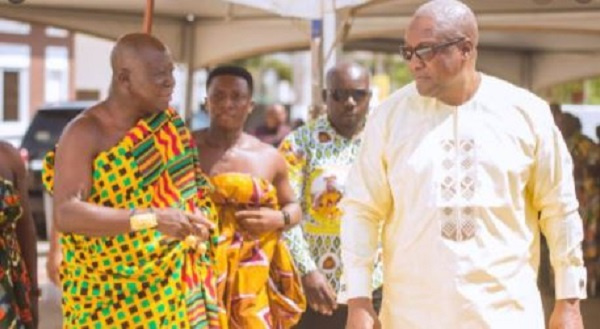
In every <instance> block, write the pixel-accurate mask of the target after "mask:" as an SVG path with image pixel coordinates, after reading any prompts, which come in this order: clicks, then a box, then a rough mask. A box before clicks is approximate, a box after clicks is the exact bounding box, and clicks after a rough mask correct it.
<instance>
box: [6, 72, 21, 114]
mask: <svg viewBox="0 0 600 329" xmlns="http://www.w3.org/2000/svg"><path fill="white" fill-rule="evenodd" d="M2 80H3V81H2V82H3V83H2V84H3V86H2V100H3V103H4V104H2V121H4V122H8V121H19V72H16V71H4V73H3V79H2Z"/></svg>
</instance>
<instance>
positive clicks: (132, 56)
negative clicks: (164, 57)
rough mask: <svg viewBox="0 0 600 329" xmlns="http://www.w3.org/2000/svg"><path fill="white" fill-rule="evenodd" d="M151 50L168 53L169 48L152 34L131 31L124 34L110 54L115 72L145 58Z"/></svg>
mask: <svg viewBox="0 0 600 329" xmlns="http://www.w3.org/2000/svg"><path fill="white" fill-rule="evenodd" d="M149 52H159V53H168V49H167V47H166V46H165V45H164V44H163V43H162V42H161V41H160V40H158V39H157V38H155V37H154V36H152V35H150V34H146V33H130V34H125V35H123V36H122V37H120V38H119V40H117V43H116V44H115V46H114V48H113V50H112V52H111V54H110V64H111V67H112V70H113V73H116V72H118V71H119V69H121V68H123V67H126V66H129V65H131V63H132V62H140V60H145V59H146V56H147V54H148V53H149Z"/></svg>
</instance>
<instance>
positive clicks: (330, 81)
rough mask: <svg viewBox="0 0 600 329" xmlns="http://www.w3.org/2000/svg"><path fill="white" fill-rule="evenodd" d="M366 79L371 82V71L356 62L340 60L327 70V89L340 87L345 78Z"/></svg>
mask: <svg viewBox="0 0 600 329" xmlns="http://www.w3.org/2000/svg"><path fill="white" fill-rule="evenodd" d="M343 79H347V80H363V79H364V80H365V81H366V83H367V85H368V84H369V80H370V75H369V72H368V71H367V70H366V69H365V68H364V67H362V66H360V65H359V64H357V63H354V62H340V63H338V64H336V65H335V66H334V67H332V68H331V69H329V71H327V76H326V84H327V89H336V88H340V86H338V85H339V84H340V83H341V82H342V81H340V80H343Z"/></svg>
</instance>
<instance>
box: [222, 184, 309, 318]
mask: <svg viewBox="0 0 600 329" xmlns="http://www.w3.org/2000/svg"><path fill="white" fill-rule="evenodd" d="M212 183H213V185H214V187H215V192H214V193H213V197H212V199H213V200H214V201H215V203H217V205H218V206H219V218H220V223H219V226H220V228H219V229H220V232H221V237H220V238H219V249H218V253H217V268H218V273H219V279H218V289H217V290H218V294H219V301H221V302H223V304H224V305H223V307H221V310H222V314H221V316H222V318H223V319H224V320H223V322H227V324H228V327H229V328H236V329H237V328H240V329H246V328H251V329H260V328H278V329H279V328H291V327H292V326H293V325H294V324H296V323H297V322H298V320H299V319H300V315H301V314H302V312H304V310H305V308H306V300H305V297H304V294H303V292H302V287H301V283H300V277H299V276H298V274H297V272H296V271H295V268H294V265H293V261H292V258H291V255H290V253H289V251H288V249H287V247H286V245H285V243H284V242H283V241H282V240H281V232H278V231H275V232H270V233H265V234H263V235H261V236H259V237H256V238H252V237H249V236H247V235H245V234H242V233H241V231H240V228H239V226H238V224H237V222H236V219H235V212H236V211H238V210H242V209H249V208H258V207H268V208H274V209H277V208H278V202H277V193H276V190H275V187H274V186H273V185H271V184H270V183H269V182H267V181H266V180H264V179H260V178H255V177H252V176H250V175H248V174H239V173H226V174H220V175H216V176H214V177H212Z"/></svg>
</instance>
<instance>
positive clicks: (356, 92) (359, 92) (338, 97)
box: [323, 89, 371, 102]
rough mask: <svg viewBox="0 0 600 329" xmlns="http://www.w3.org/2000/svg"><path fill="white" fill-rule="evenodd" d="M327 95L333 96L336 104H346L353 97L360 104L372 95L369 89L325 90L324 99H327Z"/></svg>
mask: <svg viewBox="0 0 600 329" xmlns="http://www.w3.org/2000/svg"><path fill="white" fill-rule="evenodd" d="M327 94H329V95H331V97H332V98H333V100H334V101H336V102H345V101H346V100H347V99H348V98H350V97H352V99H353V100H355V101H357V102H360V101H362V100H364V99H365V98H366V97H367V96H369V95H371V91H370V90H368V89H333V90H323V99H327Z"/></svg>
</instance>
